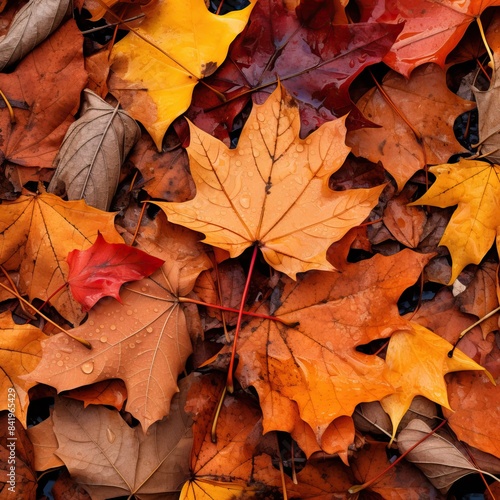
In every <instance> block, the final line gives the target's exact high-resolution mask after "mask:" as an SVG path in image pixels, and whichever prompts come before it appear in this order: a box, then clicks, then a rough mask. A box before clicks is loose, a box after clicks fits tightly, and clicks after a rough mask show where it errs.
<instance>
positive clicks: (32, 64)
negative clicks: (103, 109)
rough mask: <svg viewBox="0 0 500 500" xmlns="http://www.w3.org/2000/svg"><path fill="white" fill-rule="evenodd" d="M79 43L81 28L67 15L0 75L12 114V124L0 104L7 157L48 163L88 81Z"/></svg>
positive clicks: (21, 162)
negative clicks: (7, 70)
mask: <svg viewBox="0 0 500 500" xmlns="http://www.w3.org/2000/svg"><path fill="white" fill-rule="evenodd" d="M43 3H45V2H43ZM82 45H83V37H82V34H81V32H80V30H79V29H78V27H77V26H76V23H75V21H73V20H69V21H68V22H66V23H65V24H63V25H62V26H61V27H60V28H59V29H58V30H57V31H56V32H55V33H54V34H53V35H51V36H50V38H49V39H47V40H46V41H45V42H44V43H43V44H41V45H40V46H39V47H37V48H36V49H35V50H33V51H32V52H30V53H29V54H28V55H27V56H26V57H25V58H24V59H23V60H22V61H21V62H20V63H19V65H18V66H17V67H16V69H15V70H14V71H13V72H12V73H8V74H6V73H1V74H0V88H1V89H2V92H3V93H4V94H5V96H6V97H7V99H8V101H9V102H10V104H11V105H12V107H13V108H14V116H15V118H16V122H15V123H11V117H10V114H9V111H8V109H7V108H6V107H5V108H0V130H1V138H2V146H1V151H2V153H3V154H4V156H5V158H6V159H7V160H9V161H10V162H12V163H16V164H18V165H25V166H29V167H51V166H52V161H53V160H54V157H55V155H56V153H57V150H58V149H59V146H60V145H61V142H62V140H63V137H64V134H65V133H66V130H67V129H68V127H69V126H70V125H71V123H72V122H73V121H74V118H73V116H74V114H75V113H76V112H77V110H78V107H79V103H80V92H81V91H82V89H83V88H84V87H85V84H86V82H87V73H86V72H85V70H84V67H83V53H82ZM40 61H43V67H42V66H40Z"/></svg>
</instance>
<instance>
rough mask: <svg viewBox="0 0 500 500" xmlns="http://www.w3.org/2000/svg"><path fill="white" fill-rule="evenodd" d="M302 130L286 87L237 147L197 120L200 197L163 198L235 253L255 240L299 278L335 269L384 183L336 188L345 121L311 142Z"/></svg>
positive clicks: (194, 154)
mask: <svg viewBox="0 0 500 500" xmlns="http://www.w3.org/2000/svg"><path fill="white" fill-rule="evenodd" d="M299 129H300V122H299V112H298V109H297V104H296V103H295V101H294V100H293V99H292V98H291V97H290V96H289V95H288V94H287V92H286V91H285V90H284V89H283V87H281V86H279V87H278V88H277V89H276V90H275V91H274V92H273V94H272V95H271V96H270V97H269V99H268V100H267V101H266V102H265V103H264V104H262V105H255V106H254V107H253V109H252V112H251V114H250V117H249V118H248V121H247V123H246V124H245V127H244V129H243V132H242V134H241V136H240V139H239V142H238V147H237V149H236V150H231V149H228V148H227V147H226V146H225V145H224V144H223V143H222V142H220V141H219V140H217V139H215V138H213V137H212V136H210V135H208V134H206V133H205V132H203V131H202V130H199V129H198V128H197V127H196V126H194V125H192V124H190V130H191V142H190V145H189V147H188V148H187V150H188V154H189V158H190V168H191V174H192V175H193V178H194V182H195V184H196V188H197V190H196V197H195V198H194V199H193V200H190V201H187V202H185V203H165V202H157V203H156V204H157V205H158V206H159V207H161V208H162V209H163V210H164V211H165V213H166V214H167V216H168V218H169V220H170V221H171V222H174V223H176V224H181V225H183V226H186V227H189V228H191V229H194V230H196V231H200V232H202V233H204V234H205V239H204V240H203V241H204V242H205V243H208V244H210V245H214V246H217V247H219V248H223V249H225V250H227V251H228V252H229V253H230V255H231V257H237V256H238V255H240V254H241V253H242V252H243V251H244V250H245V249H246V248H248V247H250V246H251V245H253V244H254V243H255V244H257V245H258V246H259V247H260V249H261V250H262V253H263V255H264V258H265V259H266V261H267V262H268V264H270V265H271V266H272V267H274V268H275V269H277V270H279V271H282V272H284V273H286V274H288V275H289V276H291V277H295V275H296V274H297V273H298V272H303V271H308V270H310V269H322V270H331V269H333V266H332V265H331V264H330V263H329V262H328V261H327V260H326V250H327V248H328V247H329V246H330V244H331V243H332V242H334V241H337V240H339V239H340V238H342V236H344V234H345V233H347V231H348V230H349V229H350V228H351V227H354V226H357V225H358V224H360V223H361V222H362V221H363V220H364V219H365V218H366V217H367V216H368V214H369V213H370V211H371V209H372V208H373V207H374V206H375V204H376V203H377V201H378V197H379V195H380V193H381V192H382V190H383V188H384V186H379V187H376V188H372V189H356V190H350V191H344V192H333V191H331V190H330V189H329V188H328V179H329V177H330V175H331V174H332V173H333V172H335V171H336V170H338V169H339V168H340V167H341V165H342V163H343V161H344V159H345V157H346V156H347V154H348V152H349V148H347V147H346V146H345V144H344V136H345V127H344V120H343V119H342V120H340V119H339V120H335V121H333V122H329V123H326V124H324V125H323V126H322V127H321V128H320V129H319V130H318V131H316V132H314V133H313V134H311V135H310V136H309V137H308V138H307V139H305V140H302V139H300V138H299V137H298V135H299Z"/></svg>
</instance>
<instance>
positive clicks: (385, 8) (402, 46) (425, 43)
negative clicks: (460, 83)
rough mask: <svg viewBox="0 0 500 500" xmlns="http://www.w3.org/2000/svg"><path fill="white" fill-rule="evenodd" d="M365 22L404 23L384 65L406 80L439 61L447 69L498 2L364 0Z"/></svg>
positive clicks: (361, 0) (363, 13)
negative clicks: (450, 56)
mask: <svg viewBox="0 0 500 500" xmlns="http://www.w3.org/2000/svg"><path fill="white" fill-rule="evenodd" d="M358 5H359V7H360V9H361V20H362V21H370V22H379V23H384V22H388V23H397V24H403V25H404V28H403V31H402V32H401V34H400V35H399V36H398V39H397V40H396V42H395V43H394V45H393V46H392V47H391V50H390V51H389V53H388V54H387V55H386V56H385V57H384V62H385V63H386V64H387V65H388V66H390V67H391V68H393V69H394V70H396V71H398V72H399V73H401V74H402V75H404V76H405V77H409V76H410V73H411V72H412V71H413V70H414V68H415V67H416V66H419V65H421V64H424V63H427V62H435V63H437V64H439V65H440V66H441V67H444V63H445V59H446V56H447V55H448V54H449V53H450V52H451V50H452V49H453V48H454V47H455V46H456V45H457V43H458V42H459V41H460V39H461V38H462V37H463V35H464V33H465V30H466V29H467V27H468V26H469V24H470V23H472V22H473V21H475V20H476V18H478V17H479V15H480V14H481V13H482V12H483V11H484V9H486V8H487V7H490V6H494V5H498V1H497V0H478V1H468V2H450V1H448V0H436V1H435V0H416V1H415V0H360V1H359V2H358Z"/></svg>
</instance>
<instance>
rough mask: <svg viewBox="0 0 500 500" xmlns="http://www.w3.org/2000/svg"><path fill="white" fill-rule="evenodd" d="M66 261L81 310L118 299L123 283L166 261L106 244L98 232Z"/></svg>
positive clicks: (127, 247)
mask: <svg viewBox="0 0 500 500" xmlns="http://www.w3.org/2000/svg"><path fill="white" fill-rule="evenodd" d="M66 260H67V262H68V265H69V273H68V284H69V288H70V290H71V293H72V295H73V297H74V298H75V299H76V300H77V301H78V302H79V303H80V304H82V306H83V310H84V311H88V310H89V309H91V308H92V307H93V306H94V304H95V303H96V302H97V301H98V300H99V299H101V298H102V297H106V296H111V297H114V298H115V299H116V300H118V302H121V299H120V287H121V286H122V285H123V283H125V282H127V281H137V280H140V279H142V278H144V277H146V276H149V275H150V274H152V273H153V272H154V271H156V270H157V269H158V268H159V267H161V265H162V264H163V263H164V262H165V261H164V260H163V259H158V258H157V257H153V256H152V255H148V254H147V253H146V252H143V251H142V250H139V249H138V248H134V247H131V246H129V245H125V244H124V243H108V242H107V241H106V240H105V239H104V237H103V236H102V234H101V233H100V232H98V233H97V239H96V240H95V242H94V244H93V245H92V246H91V247H89V248H87V250H73V251H72V252H70V253H69V254H68V258H67V259H66Z"/></svg>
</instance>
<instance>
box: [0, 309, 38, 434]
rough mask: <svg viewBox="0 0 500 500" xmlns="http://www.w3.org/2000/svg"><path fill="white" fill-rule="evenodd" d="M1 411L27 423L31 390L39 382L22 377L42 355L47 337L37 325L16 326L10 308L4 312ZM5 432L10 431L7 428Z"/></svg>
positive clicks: (0, 319) (0, 324)
mask: <svg viewBox="0 0 500 500" xmlns="http://www.w3.org/2000/svg"><path fill="white" fill-rule="evenodd" d="M0 329H1V331H2V335H1V336H0V366H1V369H0V391H1V392H0V394H1V399H0V410H9V411H10V412H11V413H13V414H15V416H16V417H17V418H18V419H19V421H20V422H21V423H22V425H24V426H26V416H27V414H28V405H29V397H28V390H29V389H30V388H31V387H33V386H34V385H35V384H34V383H33V382H27V381H26V380H24V379H23V378H22V376H23V375H26V374H28V373H30V372H31V371H33V370H34V369H35V367H36V366H37V365H38V363H39V362H40V359H41V357H42V346H41V344H40V343H41V341H42V340H44V339H46V338H47V336H46V335H44V334H43V333H42V331H41V330H40V329H39V328H36V327H35V326H33V325H16V324H15V323H14V321H13V319H12V315H11V313H10V311H5V312H3V313H1V314H0ZM2 432H6V430H5V428H4V430H3V431H2Z"/></svg>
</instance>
